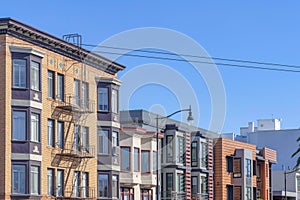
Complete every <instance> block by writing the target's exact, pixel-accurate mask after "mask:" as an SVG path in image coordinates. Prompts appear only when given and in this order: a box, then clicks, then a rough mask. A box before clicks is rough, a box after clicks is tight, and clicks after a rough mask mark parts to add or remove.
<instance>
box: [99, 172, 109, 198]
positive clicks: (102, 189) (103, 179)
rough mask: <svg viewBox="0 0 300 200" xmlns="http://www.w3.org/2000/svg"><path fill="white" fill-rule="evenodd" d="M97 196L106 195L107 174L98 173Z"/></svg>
mask: <svg viewBox="0 0 300 200" xmlns="http://www.w3.org/2000/svg"><path fill="white" fill-rule="evenodd" d="M98 197H108V174H98Z"/></svg>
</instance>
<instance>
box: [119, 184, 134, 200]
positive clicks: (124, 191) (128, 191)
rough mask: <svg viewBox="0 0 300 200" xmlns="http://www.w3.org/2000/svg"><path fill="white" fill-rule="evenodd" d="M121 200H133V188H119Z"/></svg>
mask: <svg viewBox="0 0 300 200" xmlns="http://www.w3.org/2000/svg"><path fill="white" fill-rule="evenodd" d="M121 195H122V200H134V189H133V188H124V187H122V188H121Z"/></svg>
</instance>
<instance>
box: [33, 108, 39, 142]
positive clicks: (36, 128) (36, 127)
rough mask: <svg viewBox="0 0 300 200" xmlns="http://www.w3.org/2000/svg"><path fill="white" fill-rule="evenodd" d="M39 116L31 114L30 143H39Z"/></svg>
mask: <svg viewBox="0 0 300 200" xmlns="http://www.w3.org/2000/svg"><path fill="white" fill-rule="evenodd" d="M39 124H40V115H39V114H35V113H32V114H31V141H34V142H39V141H40V127H39Z"/></svg>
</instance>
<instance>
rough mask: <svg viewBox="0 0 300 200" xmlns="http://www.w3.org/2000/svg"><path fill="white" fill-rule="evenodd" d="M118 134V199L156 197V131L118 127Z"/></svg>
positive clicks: (133, 199) (149, 199) (147, 198)
mask: <svg viewBox="0 0 300 200" xmlns="http://www.w3.org/2000/svg"><path fill="white" fill-rule="evenodd" d="M120 133H121V134H120V150H121V174H120V184H121V185H120V190H121V197H122V199H132V200H139V199H141V200H151V199H157V198H156V178H157V170H156V167H157V165H156V162H157V151H156V133H155V132H149V131H147V130H145V129H143V128H140V127H136V126H131V127H122V129H121V132H120ZM161 136H162V135H160V138H161Z"/></svg>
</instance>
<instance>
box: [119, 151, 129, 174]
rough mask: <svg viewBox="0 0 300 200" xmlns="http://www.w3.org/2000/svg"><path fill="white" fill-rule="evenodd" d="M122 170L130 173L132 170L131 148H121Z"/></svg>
mask: <svg viewBox="0 0 300 200" xmlns="http://www.w3.org/2000/svg"><path fill="white" fill-rule="evenodd" d="M121 157H122V160H121V163H122V164H121V170H124V171H129V170H130V148H129V147H122V148H121Z"/></svg>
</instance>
